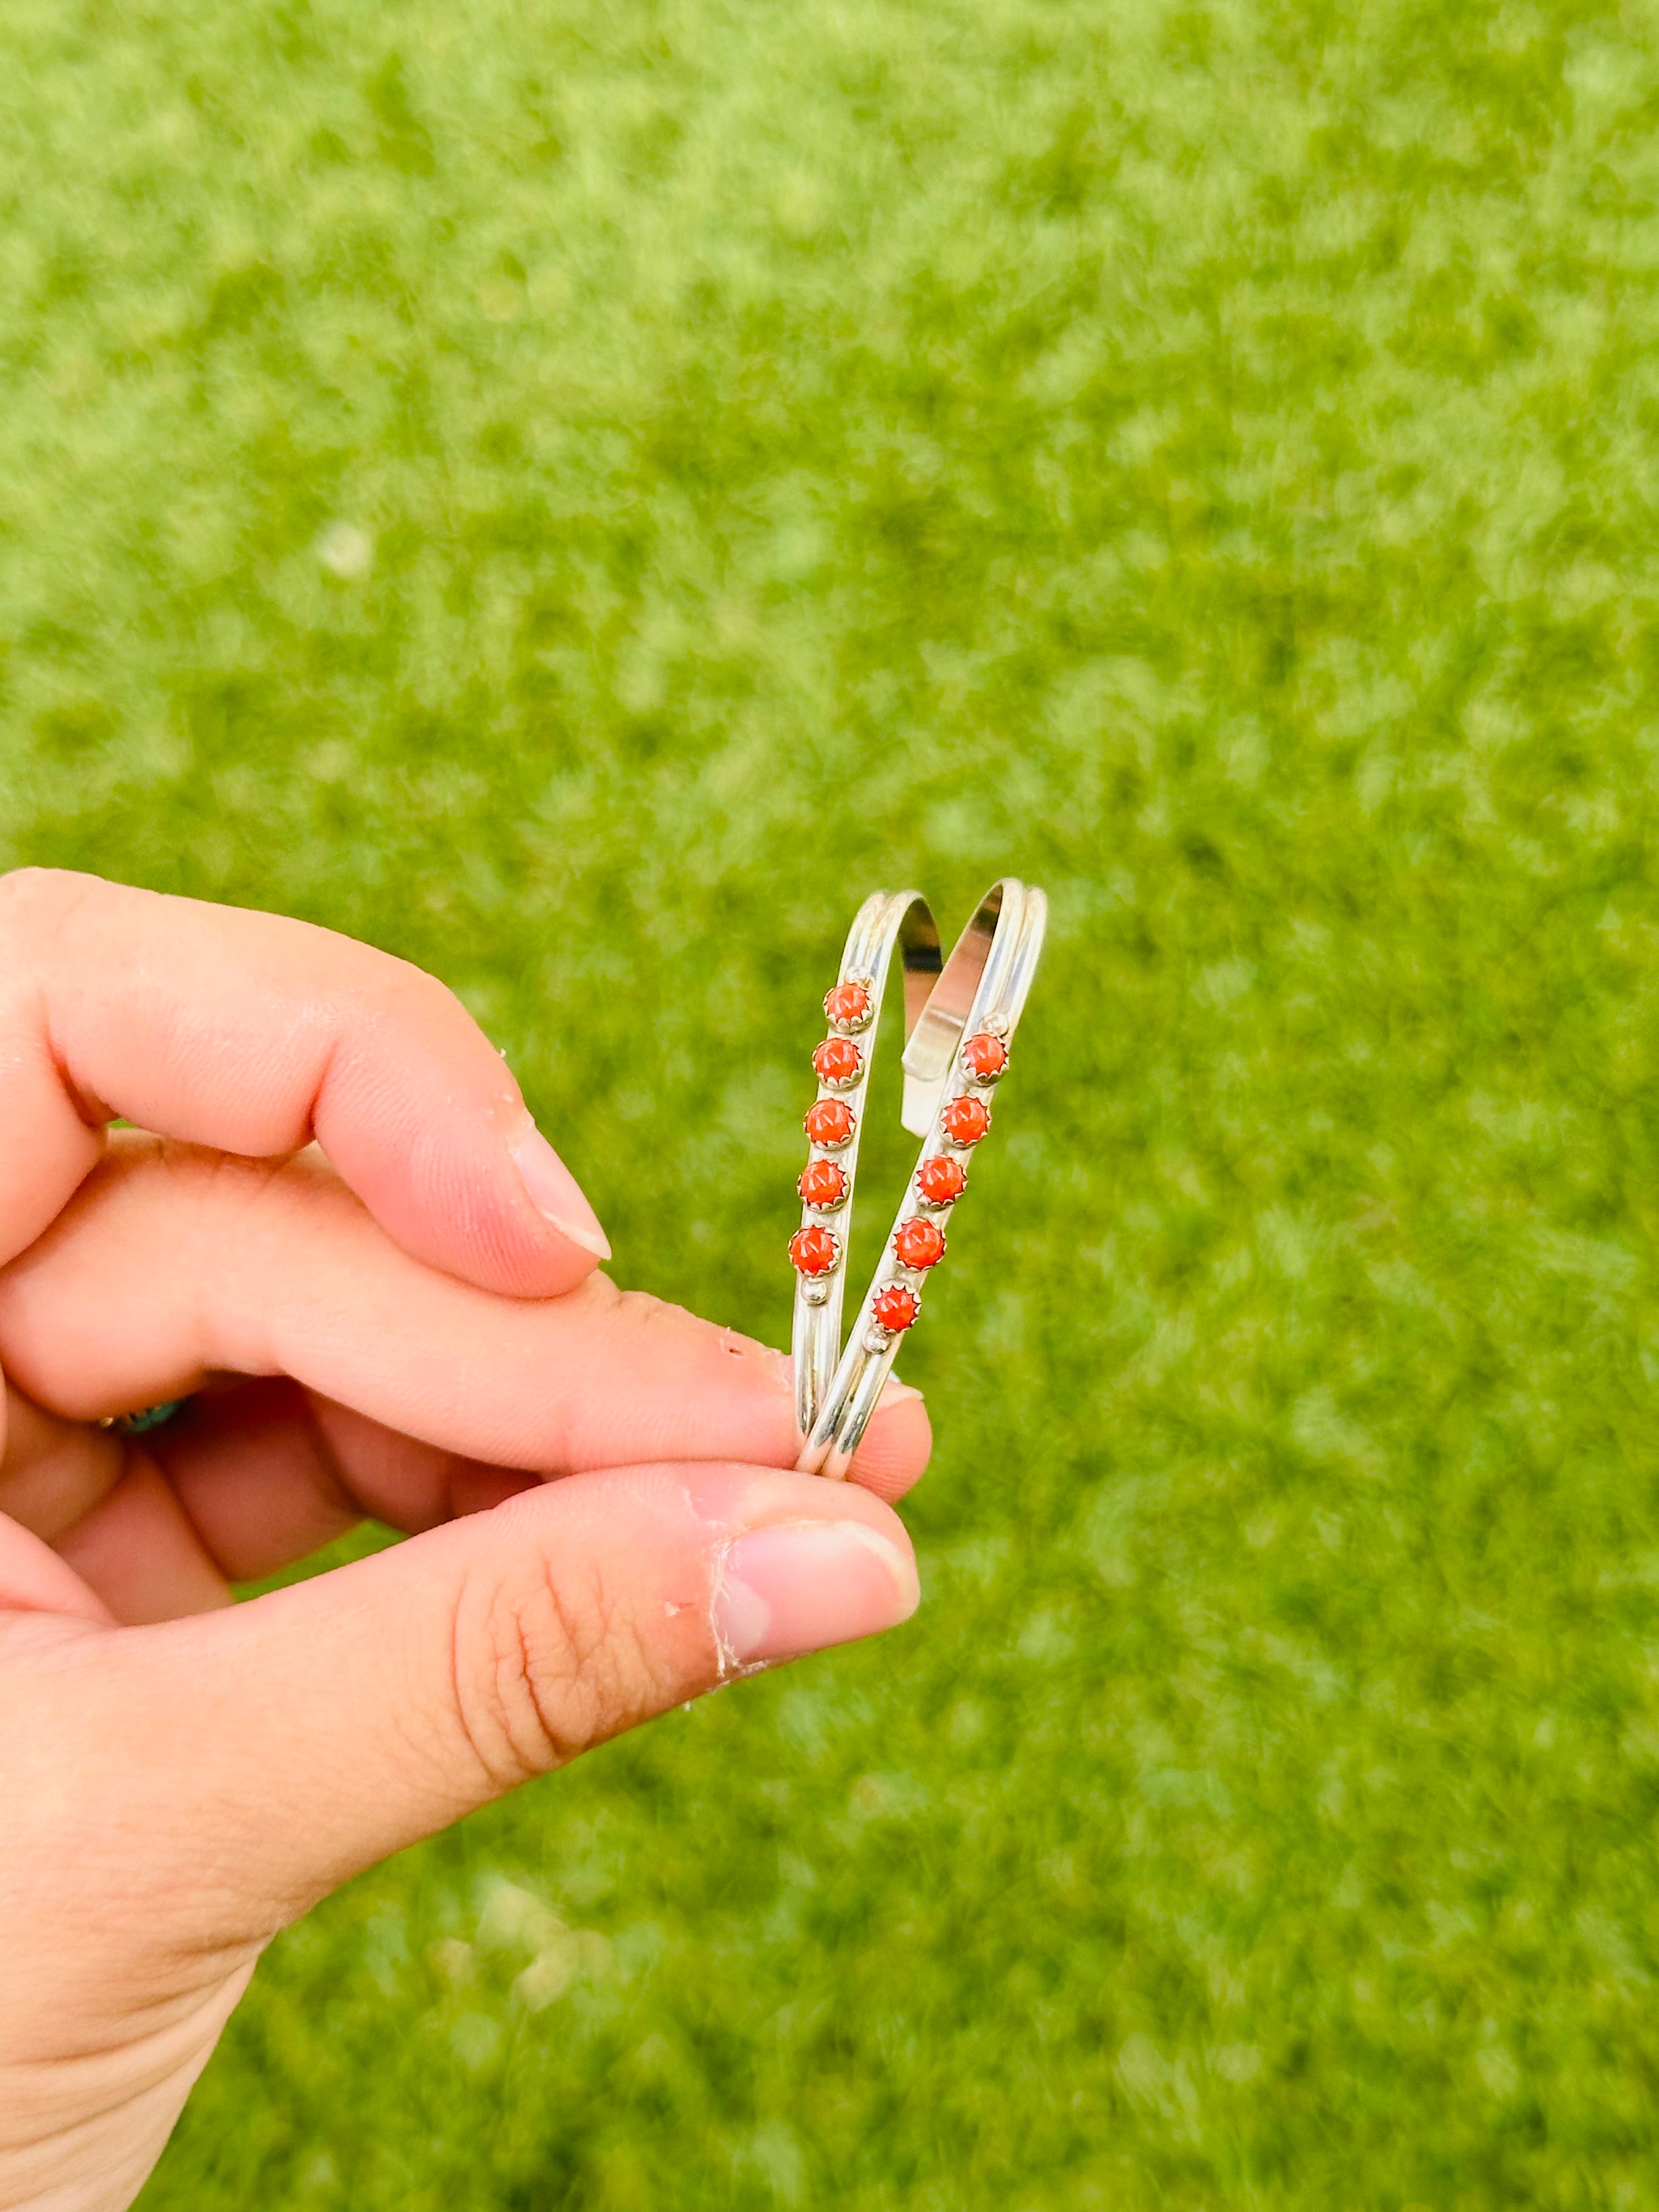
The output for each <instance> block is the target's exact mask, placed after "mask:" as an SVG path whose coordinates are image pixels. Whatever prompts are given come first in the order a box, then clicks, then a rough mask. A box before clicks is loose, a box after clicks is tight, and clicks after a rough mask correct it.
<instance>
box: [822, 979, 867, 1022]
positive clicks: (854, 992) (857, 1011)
mask: <svg viewBox="0 0 1659 2212" xmlns="http://www.w3.org/2000/svg"><path fill="white" fill-rule="evenodd" d="M823 1018H824V1019H825V1021H827V1022H829V1023H830V1024H832V1025H833V1026H834V1027H835V1028H836V1029H838V1030H852V1029H857V1028H858V1026H859V1025H860V1023H862V1022H867V1021H868V1020H869V1018H870V994H869V993H868V992H867V991H866V989H865V987H864V986H863V984H862V983H837V984H836V987H835V988H834V989H833V990H830V991H826V992H825V993H824V994H823Z"/></svg>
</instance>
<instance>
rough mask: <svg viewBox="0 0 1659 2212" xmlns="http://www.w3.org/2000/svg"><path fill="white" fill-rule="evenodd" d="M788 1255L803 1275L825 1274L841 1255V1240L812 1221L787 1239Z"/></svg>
mask: <svg viewBox="0 0 1659 2212" xmlns="http://www.w3.org/2000/svg"><path fill="white" fill-rule="evenodd" d="M789 1257H790V1259H791V1261H793V1264H794V1266H795V1267H797V1268H798V1269H799V1272H800V1273H802V1274H803V1275H827V1274H828V1273H829V1270H830V1269H831V1267H834V1266H835V1264H836V1261H837V1260H838V1259H839V1258H840V1257H841V1241H840V1239H839V1238H838V1237H836V1236H835V1234H834V1233H833V1232H832V1231H829V1230H828V1229H823V1228H820V1227H819V1225H817V1222H814V1223H813V1225H812V1226H811V1228H810V1229H798V1230H797V1231H795V1233H794V1235H793V1237H791V1238H790V1239H789Z"/></svg>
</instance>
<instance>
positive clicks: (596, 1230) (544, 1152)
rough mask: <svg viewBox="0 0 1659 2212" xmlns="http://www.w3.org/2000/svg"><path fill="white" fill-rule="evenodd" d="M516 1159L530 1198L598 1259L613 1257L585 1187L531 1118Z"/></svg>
mask: <svg viewBox="0 0 1659 2212" xmlns="http://www.w3.org/2000/svg"><path fill="white" fill-rule="evenodd" d="M513 1165H514V1166H515V1167H516V1168H517V1169H518V1170H519V1173H520V1176H523V1178H524V1187H525V1188H526V1190H527V1191H528V1192H529V1193H530V1202H531V1204H532V1206H534V1207H535V1209H536V1211H537V1212H538V1213H539V1214H542V1215H544V1217H545V1218H547V1219H548V1220H549V1221H550V1222H551V1223H552V1224H553V1226H554V1227H555V1228H556V1230H557V1231H558V1232H559V1234H560V1236H561V1237H568V1238H569V1239H570V1241H571V1243H573V1244H580V1246H581V1248H582V1249H583V1251H584V1252H591V1253H592V1255H594V1257H595V1258H596V1259H599V1260H608V1259H609V1258H610V1257H611V1243H610V1240H609V1238H608V1237H606V1236H605V1231H604V1230H603V1229H601V1228H600V1226H599V1215H598V1214H597V1213H595V1212H594V1211H593V1209H592V1206H590V1205H589V1204H588V1202H587V1200H586V1198H585V1197H584V1196H583V1194H582V1187H581V1185H580V1183H579V1182H577V1180H576V1178H575V1176H573V1175H572V1174H571V1172H570V1170H569V1169H568V1167H566V1165H565V1164H564V1162H563V1161H562V1159H561V1158H559V1156H558V1154H557V1153H556V1152H555V1151H554V1149H553V1147H552V1146H551V1145H550V1144H549V1143H548V1141H547V1139H546V1138H545V1137H544V1136H543V1134H542V1133H541V1131H540V1130H539V1129H538V1127H536V1125H535V1123H534V1122H533V1121H532V1123H531V1125H530V1127H528V1128H527V1129H526V1132H525V1133H524V1134H523V1136H522V1137H520V1139H519V1141H518V1143H517V1144H516V1145H514V1146H513Z"/></svg>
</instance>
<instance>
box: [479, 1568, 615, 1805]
mask: <svg viewBox="0 0 1659 2212" xmlns="http://www.w3.org/2000/svg"><path fill="white" fill-rule="evenodd" d="M636 1659H637V1654H636V1653H635V1652H634V1650H633V1649H632V1644H631V1638H629V1634H628V1632H627V1630H626V1626H625V1623H624V1622H623V1621H622V1620H620V1619H619V1618H618V1617H617V1612H616V1608H615V1607H614V1606H613V1605H612V1603H611V1600H610V1598H609V1596H608V1595H607V1593H606V1590H605V1585H604V1581H603V1578H602V1577H601V1576H600V1575H599V1573H598V1571H596V1570H595V1569H593V1568H591V1567H590V1568H587V1569H584V1568H583V1567H582V1566H580V1565H579V1564H577V1563H575V1562H571V1561H564V1562H561V1564H560V1566H559V1568H558V1569H557V1570H555V1569H554V1567H553V1566H552V1565H551V1564H550V1562H548V1561H546V1560H532V1561H528V1562H526V1563H525V1564H523V1565H519V1566H515V1567H514V1568H513V1569H512V1570H511V1571H507V1572H505V1573H503V1572H501V1571H499V1570H497V1571H491V1572H489V1573H484V1574H479V1575H477V1576H474V1577H471V1578H469V1580H468V1581H467V1582H466V1583H465V1584H464V1585H463V1587H462V1589H461V1592H460V1595H459V1600H458V1602H457V1606H456V1611H455V1632H454V1637H453V1701H454V1711H455V1717H456V1719H457V1721H458V1723H459V1727H460V1729H461V1732H462V1735H463V1736H464V1737H465V1741H466V1742H467V1744H468V1746H469V1747H470V1748H471V1752H472V1753H473V1755H474V1756H475V1757H476V1759H477V1761H478V1763H479V1765H480V1766H481V1767H482V1768H483V1771H484V1773H485V1775H486V1777H487V1778H488V1780H489V1784H490V1786H491V1787H492V1788H493V1789H495V1790H508V1789H512V1788H513V1787H515V1786H516V1785H517V1784H520V1783H521V1782H524V1781H526V1780H528V1779H529V1778H531V1777H532V1775H537V1774H545V1773H547V1772H548V1771H550V1770H551V1769H552V1768H554V1767H556V1766H562V1765H566V1764H568V1761H569V1760H571V1759H574V1758H576V1757H577V1756H578V1755H579V1754H580V1753H582V1752H584V1751H586V1749H588V1747H590V1746H591V1745H592V1744H595V1743H598V1742H600V1741H603V1740H604V1739H605V1737H606V1736H608V1735H614V1734H615V1733H616V1732H617V1729H619V1728H621V1727H623V1726H625V1725H626V1724H627V1722H628V1721H629V1718H631V1717H633V1709H634V1706H635V1704H636V1703H637V1698H636V1695H635V1689H634V1684H635V1681H636V1680H637V1667H636V1665H635V1661H636Z"/></svg>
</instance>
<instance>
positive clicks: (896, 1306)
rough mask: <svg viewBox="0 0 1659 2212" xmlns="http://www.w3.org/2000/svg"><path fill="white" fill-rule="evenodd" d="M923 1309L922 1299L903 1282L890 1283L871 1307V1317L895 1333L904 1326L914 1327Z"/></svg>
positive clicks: (882, 1326)
mask: <svg viewBox="0 0 1659 2212" xmlns="http://www.w3.org/2000/svg"><path fill="white" fill-rule="evenodd" d="M920 1312H921V1299H920V1298H919V1297H917V1296H916V1294H915V1291H912V1290H908V1289H907V1288H906V1286H905V1285H903V1284H902V1283H890V1284H889V1285H887V1288H886V1289H885V1290H884V1291H883V1292H882V1293H881V1295H880V1297H878V1298H877V1299H876V1300H875V1301H874V1303H873V1304H872V1306H871V1308H870V1313H871V1317H872V1319H873V1320H874V1321H875V1322H878V1325H879V1326H880V1327H881V1328H884V1329H887V1330H888V1331H890V1333H891V1334H895V1335H896V1334H897V1333H898V1331H899V1330H900V1329H902V1328H914V1327H915V1319H916V1316H917V1315H918V1314H919V1313H920Z"/></svg>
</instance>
